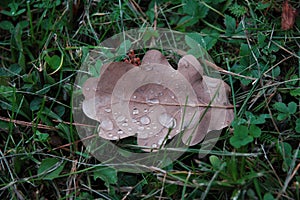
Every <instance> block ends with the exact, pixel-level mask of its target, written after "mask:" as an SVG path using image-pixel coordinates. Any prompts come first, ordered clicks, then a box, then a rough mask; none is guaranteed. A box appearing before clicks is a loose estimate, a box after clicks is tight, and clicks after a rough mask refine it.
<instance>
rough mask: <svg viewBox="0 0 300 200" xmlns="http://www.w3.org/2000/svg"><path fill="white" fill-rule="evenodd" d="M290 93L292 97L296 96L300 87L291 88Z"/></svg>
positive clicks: (299, 91)
mask: <svg viewBox="0 0 300 200" xmlns="http://www.w3.org/2000/svg"><path fill="white" fill-rule="evenodd" d="M290 94H291V95H292V96H293V97H297V96H300V87H299V88H297V89H295V90H291V91H290Z"/></svg>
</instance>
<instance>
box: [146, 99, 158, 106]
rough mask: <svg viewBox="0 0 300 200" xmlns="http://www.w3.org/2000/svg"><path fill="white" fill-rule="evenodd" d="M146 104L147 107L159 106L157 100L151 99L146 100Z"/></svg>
mask: <svg viewBox="0 0 300 200" xmlns="http://www.w3.org/2000/svg"><path fill="white" fill-rule="evenodd" d="M146 102H147V103H148V104H149V105H154V104H159V99H156V98H153V99H147V100H146Z"/></svg>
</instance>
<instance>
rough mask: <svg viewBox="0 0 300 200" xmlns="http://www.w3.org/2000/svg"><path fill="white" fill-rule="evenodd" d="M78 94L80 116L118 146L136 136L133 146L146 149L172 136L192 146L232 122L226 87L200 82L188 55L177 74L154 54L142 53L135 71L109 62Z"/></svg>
mask: <svg viewBox="0 0 300 200" xmlns="http://www.w3.org/2000/svg"><path fill="white" fill-rule="evenodd" d="M82 90H83V95H84V97H85V100H84V101H83V111H84V113H85V114H86V115H87V116H88V117H89V118H91V119H94V120H97V121H99V122H100V125H99V127H98V134H99V136H100V137H102V138H104V139H108V140H119V139H123V138H126V137H129V136H135V135H136V136H137V143H138V145H139V146H143V147H147V148H150V149H151V148H154V149H157V148H162V147H164V145H165V144H166V142H167V141H168V140H169V139H172V138H174V137H175V136H178V137H179V139H180V140H181V141H182V142H183V143H184V144H186V145H195V144H197V143H199V142H201V140H203V138H204V137H205V136H206V135H207V134H208V133H209V132H210V131H212V130H220V129H222V128H224V127H226V126H228V125H229V124H230V123H231V121H232V120H233V110H232V106H231V104H230V103H229V100H228V98H227V95H228V94H229V92H230V89H229V86H228V85H227V84H226V83H225V82H224V81H222V80H220V79H216V78H211V77H208V76H205V75H204V74H203V68H202V66H201V64H200V63H199V61H198V60H197V59H196V58H195V57H194V56H192V55H185V56H183V57H182V58H181V59H180V60H179V62H178V70H175V69H173V68H172V66H171V65H170V64H169V62H168V60H167V59H166V58H165V57H164V56H163V55H162V54H161V52H159V51H157V50H150V51H148V52H146V54H145V55H144V58H143V60H142V62H141V65H140V66H138V67H136V66H134V65H132V64H130V63H125V62H112V63H109V64H106V65H104V66H103V67H102V68H101V72H100V77H99V78H89V79H88V80H87V81H86V82H85V83H84V85H83V88H82ZM143 149H144V148H143ZM144 150H145V151H149V149H148V150H146V149H144Z"/></svg>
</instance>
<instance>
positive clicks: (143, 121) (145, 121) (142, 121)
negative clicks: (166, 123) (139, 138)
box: [140, 116, 151, 125]
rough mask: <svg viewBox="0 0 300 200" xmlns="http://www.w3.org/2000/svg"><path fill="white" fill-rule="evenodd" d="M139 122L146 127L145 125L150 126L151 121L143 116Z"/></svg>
mask: <svg viewBox="0 0 300 200" xmlns="http://www.w3.org/2000/svg"><path fill="white" fill-rule="evenodd" d="M140 122H141V123H142V124H144V125H147V124H150V122H151V120H150V118H149V117H148V116H143V117H141V119H140Z"/></svg>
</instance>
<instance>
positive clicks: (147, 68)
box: [143, 65, 153, 71]
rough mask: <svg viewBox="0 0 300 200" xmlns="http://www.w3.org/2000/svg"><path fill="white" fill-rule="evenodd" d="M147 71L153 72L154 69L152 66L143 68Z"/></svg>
mask: <svg viewBox="0 0 300 200" xmlns="http://www.w3.org/2000/svg"><path fill="white" fill-rule="evenodd" d="M143 69H144V70H145V71H151V70H152V69H153V67H152V66H151V65H146V66H144V68H143Z"/></svg>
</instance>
